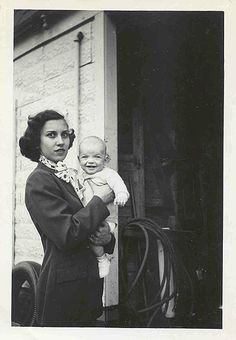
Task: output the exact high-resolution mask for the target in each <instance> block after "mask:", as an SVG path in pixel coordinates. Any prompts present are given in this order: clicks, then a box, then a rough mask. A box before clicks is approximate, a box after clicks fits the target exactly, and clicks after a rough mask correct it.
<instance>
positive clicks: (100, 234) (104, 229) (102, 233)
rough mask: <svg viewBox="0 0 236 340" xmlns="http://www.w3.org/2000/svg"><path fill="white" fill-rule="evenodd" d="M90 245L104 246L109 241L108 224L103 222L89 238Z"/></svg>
mask: <svg viewBox="0 0 236 340" xmlns="http://www.w3.org/2000/svg"><path fill="white" fill-rule="evenodd" d="M90 241H91V242H92V244H94V245H96V246H105V245H106V244H108V243H110V241H111V233H110V227H109V224H108V223H107V222H106V221H104V222H102V225H101V226H100V227H99V228H98V230H97V231H95V233H94V234H93V235H92V236H91V237H90Z"/></svg>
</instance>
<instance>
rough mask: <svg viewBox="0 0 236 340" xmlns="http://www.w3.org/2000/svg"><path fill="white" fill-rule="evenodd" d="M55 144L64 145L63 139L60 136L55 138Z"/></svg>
mask: <svg viewBox="0 0 236 340" xmlns="http://www.w3.org/2000/svg"><path fill="white" fill-rule="evenodd" d="M57 144H59V145H61V144H64V141H63V138H62V137H61V135H58V136H57Z"/></svg>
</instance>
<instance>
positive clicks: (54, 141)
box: [19, 110, 115, 327]
mask: <svg viewBox="0 0 236 340" xmlns="http://www.w3.org/2000/svg"><path fill="white" fill-rule="evenodd" d="M74 138H75V135H74V131H73V130H69V128H68V125H67V123H66V121H65V119H64V117H63V116H62V115H60V114H59V113H57V112H55V111H52V110H46V111H43V112H40V113H38V114H37V115H36V116H34V117H32V118H30V119H29V120H28V127H27V129H26V131H25V133H24V136H23V137H21V138H20V141H19V145H20V149H21V153H22V155H24V156H25V157H27V158H29V159H31V160H32V161H34V162H38V165H37V167H36V168H35V170H34V171H33V172H32V173H31V174H30V176H29V177H28V179H27V182H26V191H25V202H26V207H27V209H28V211H29V213H30V216H31V218H32V220H33V223H34V224H35V227H36V228H37V230H38V232H39V234H40V237H41V240H42V244H43V249H44V258H43V263H42V269H41V273H40V277H39V281H38V286H37V297H36V308H37V323H38V325H39V326H64V327H65V326H93V325H94V323H95V320H96V319H97V318H98V317H99V316H100V315H101V313H102V292H103V279H100V278H99V275H98V267H97V261H96V258H95V256H94V254H93V253H92V251H91V250H90V248H89V246H88V243H89V242H93V243H94V244H96V245H103V246H104V247H105V249H106V252H108V253H112V252H113V250H114V245H115V239H114V236H113V235H111V234H110V232H109V227H108V225H107V224H106V222H104V220H105V218H106V217H107V216H108V215H109V211H108V209H107V208H106V204H107V203H109V202H111V201H112V199H113V196H112V193H111V191H110V189H109V188H108V187H107V188H105V189H103V188H102V187H101V188H96V187H94V188H93V189H94V190H95V197H94V198H92V199H91V201H90V202H89V204H88V205H87V206H86V207H83V205H82V203H81V201H80V199H79V188H78V185H76V182H75V181H74V180H73V173H72V174H71V173H70V172H69V171H68V169H66V168H65V165H63V164H62V163H61V161H63V160H64V159H65V157H66V155H67V152H68V150H69V148H70V147H71V146H72V144H73V140H74Z"/></svg>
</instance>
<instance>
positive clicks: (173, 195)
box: [109, 12, 224, 328]
mask: <svg viewBox="0 0 236 340" xmlns="http://www.w3.org/2000/svg"><path fill="white" fill-rule="evenodd" d="M109 15H110V17H111V18H112V20H113V21H114V22H115V23H116V27H117V50H118V52H117V60H118V123H119V143H118V145H119V171H120V173H121V175H122V176H123V177H124V178H125V180H126V182H127V185H128V186H129V188H130V190H131V191H133V195H132V196H133V197H132V199H131V200H130V203H129V204H128V205H127V207H126V208H122V209H120V212H119V219H120V224H125V223H127V221H129V219H130V216H132V217H137V215H138V216H145V217H149V218H151V219H153V220H154V221H157V222H158V223H159V224H161V225H162V226H164V227H165V226H167V227H169V229H170V231H169V234H170V235H171V237H172V239H174V242H175V244H176V245H177V247H178V249H179V250H180V253H181V256H182V258H183V259H184V261H185V263H186V265H187V267H188V268H189V271H190V272H192V275H193V276H196V278H195V280H196V284H195V286H196V287H195V299H196V303H195V321H194V322H192V323H191V324H186V322H185V321H184V320H181V321H179V324H177V325H176V326H177V327H178V326H180V327H184V326H186V327H188V326H189V327H206V328H221V326H222V324H221V305H222V243H223V234H222V228H223V226H222V222H223V220H222V204H223V202H222V190H223V179H222V176H223V154H222V152H223V94H224V92H223V14H222V13H221V12H110V13H109ZM150 289H151V288H150ZM122 294H123V295H124V292H122V290H121V293H120V296H121V300H122V296H123V295H122ZM183 300H184V299H183ZM206 301H207V303H206ZM180 305H181V303H180ZM182 305H183V308H184V303H183V304H182ZM180 312H181V311H180ZM158 325H159V326H161V324H158V323H157V326H158Z"/></svg>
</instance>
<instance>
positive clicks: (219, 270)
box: [1, 1, 235, 339]
mask: <svg viewBox="0 0 236 340" xmlns="http://www.w3.org/2000/svg"><path fill="white" fill-rule="evenodd" d="M16 3H17V1H16ZM225 3H228V2H227V1H225ZM229 3H231V2H230V1H229ZM43 4H44V6H43ZM13 7H14V8H12V16H11V30H12V31H11V35H12V41H11V44H12V53H11V56H12V60H11V63H12V64H11V68H10V69H9V74H10V82H11V84H12V92H11V94H10V96H9V98H8V99H7V102H8V103H9V102H10V103H11V104H10V108H11V111H12V112H11V118H9V119H10V122H11V127H10V129H11V131H12V136H13V138H12V141H11V153H10V154H9V155H11V163H10V164H11V169H9V172H11V171H12V172H11V184H10V185H9V190H11V206H10V209H9V212H8V214H9V215H11V217H10V218H11V220H12V223H11V225H10V224H9V225H8V228H9V229H10V228H12V229H11V231H10V235H11V240H10V242H9V243H8V244H10V249H8V253H9V254H10V259H9V260H8V263H9V266H10V267H9V266H8V268H7V273H8V275H9V274H10V275H9V276H10V278H9V282H10V286H9V287H8V294H9V295H10V296H9V299H10V310H9V311H10V313H9V312H8V317H9V319H8V325H9V327H10V328H11V330H12V331H13V332H14V334H17V332H21V331H22V329H23V330H30V331H31V330H32V332H36V331H39V332H40V331H46V330H49V331H50V329H51V331H52V332H51V333H50V334H51V337H52V335H53V329H56V328H57V332H60V331H63V332H64V333H63V334H65V328H66V329H68V330H69V331H70V332H71V331H72V332H73V334H75V335H76V334H77V337H78V336H79V334H80V331H81V332H84V331H86V330H88V331H92V332H93V331H95V333H92V334H93V336H92V337H91V338H93V337H94V336H95V334H96V332H97V334H100V333H99V332H102V331H104V329H106V330H108V331H109V333H107V334H109V336H112V334H116V336H118V332H119V331H121V332H126V331H127V332H129V335H130V336H132V337H138V336H139V329H141V330H142V331H144V330H146V331H153V332H154V331H155V337H158V336H159V334H160V338H161V339H162V337H161V336H166V337H165V338H164V339H169V337H170V336H171V337H173V336H175V335H176V336H177V335H178V336H181V331H182V332H183V335H184V332H186V331H187V332H189V333H188V335H189V336H191V334H194V335H196V336H197V334H200V333H199V332H203V334H204V332H208V333H205V335H204V336H206V335H207V334H209V338H208V337H205V338H206V339H213V335H214V334H215V338H218V336H219V337H221V338H223V336H224V333H223V332H224V327H225V325H226V324H227V321H226V323H225V322H224V320H226V317H225V315H226V314H225V313H226V311H225V301H227V302H226V307H227V303H228V301H230V302H232V320H233V319H234V316H233V315H234V306H235V297H234V296H233V295H232V297H231V298H230V299H229V298H228V297H226V298H225V296H226V295H225V287H226V286H227V283H228V282H230V280H231V278H233V276H234V269H233V268H231V271H229V272H227V273H226V272H225V254H224V251H225V248H227V259H229V256H228V254H229V253H230V252H229V249H230V248H231V247H232V249H231V251H232V250H233V244H232V243H230V242H233V235H232V234H231V229H232V228H233V227H232V225H231V223H232V222H231V221H230V218H229V217H228V215H227V216H226V217H227V221H228V224H229V226H230V227H229V229H228V230H229V232H228V233H227V236H225V234H226V231H225V215H224V211H226V212H227V208H226V209H225V206H224V205H223V203H225V201H224V199H223V198H224V189H225V181H224V175H225V174H227V173H229V172H227V171H228V170H227V169H226V170H225V168H224V159H225V158H226V157H229V159H232V158H231V157H232V156H230V155H229V156H226V155H225V150H226V147H227V145H228V144H225V138H226V137H225V134H226V132H225V127H227V131H228V127H229V126H230V124H229V123H228V121H227V119H226V110H225V107H226V106H227V103H228V102H227V99H226V100H225V90H226V89H227V88H228V83H227V82H225V71H226V68H227V67H226V68H225V60H226V59H227V55H226V49H225V46H226V45H227V43H228V40H226V29H228V26H227V18H228V16H227V15H228V14H227V15H226V12H225V10H224V8H223V7H222V9H221V8H220V6H219V7H216V8H212V7H210V6H209V9H206V8H203V9H201V8H197V7H196V8H195V9H191V8H189V7H188V6H186V8H182V9H178V10H177V9H171V8H170V7H168V6H166V8H164V9H163V8H162V9H161V10H160V9H152V8H150V9H148V8H147V9H145V8H143V7H141V8H137V9H136V8H129V9H128V8H117V9H116V8H113V7H112V6H111V7H108V8H106V7H104V8H98V9H97V7H96V6H94V8H90V7H89V6H88V7H87V8H83V6H81V8H80V6H79V4H78V6H77V7H75V8H66V7H65V8H61V7H60V6H58V7H55V6H54V7H52V6H51V8H50V6H47V5H45V3H42V6H41V7H39V6H35V7H34V6H28V7H27V6H15V5H14V6H13ZM227 13H228V12H227ZM231 22H232V18H231ZM2 41H3V40H2ZM3 45H4V43H3ZM232 72H233V70H232ZM226 80H227V77H226ZM231 93H233V91H232V90H231ZM227 107H228V106H227ZM234 107H235V104H234ZM230 110H233V109H232V108H231V109H230ZM230 110H228V112H230ZM231 113H232V112H231ZM232 123H233V122H232ZM2 124H3V122H2V123H1V125H2ZM231 129H233V127H231ZM231 132H232V131H231ZM5 133H6V132H5ZM227 138H228V140H227V143H228V142H229V141H231V138H232V136H231V134H230V133H229V134H228V133H227ZM3 144H4V142H3ZM232 148H233V146H232V145H231V146H229V147H228V148H227V150H229V151H230V150H231V149H232ZM227 155H228V154H227ZM6 156H7V154H6V149H5V151H4V159H5V158H6ZM227 159H228V158H227ZM3 163H4V161H3ZM7 164H8V163H7ZM226 182H227V181H226ZM227 183H228V182H227ZM231 191H233V190H231ZM232 200H233V197H232ZM226 201H227V195H226ZM5 228H6V225H5ZM233 256H234V254H233V253H232V257H233ZM2 260H3V259H2ZM229 260H230V259H229ZM226 267H227V268H228V266H227V264H226ZM226 278H227V279H226ZM233 286H234V284H233V281H232V286H230V287H231V289H232V287H233ZM232 290H233V289H232ZM230 291H231V290H230ZM230 296H231V295H230ZM227 308H228V307H227ZM227 315H228V314H227ZM230 315H231V314H230ZM228 320H231V319H230V318H229V319H228ZM167 331H168V332H171V333H165V334H164V333H161V332H167ZM76 332H77V333H76ZM158 332H160V333H158ZM175 332H176V333H175ZM191 332H193V333H191ZM214 332H215V333H214ZM9 334H10V333H9ZM21 334H23V333H21ZM33 334H35V333H32V336H34V335H33ZM40 334H41V335H39V338H41V337H42V336H43V335H42V334H43V333H40ZM58 334H59V333H58ZM71 334H72V333H71ZM83 334H85V333H83ZM102 334H103V335H102V337H104V336H106V335H104V334H106V333H102ZM124 334H125V333H124ZM144 334H145V333H144ZM147 334H148V333H147ZM168 334H172V335H168ZM55 336H56V335H55ZM120 336H121V337H122V335H120ZM140 336H141V333H140ZM231 336H232V333H231V334H230V335H229V338H227V337H225V339H226V338H227V339H231V338H232V337H231ZM26 339H27V337H26ZM29 339H31V337H29ZM73 339H74V338H73ZM232 339H233V338H232Z"/></svg>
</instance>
